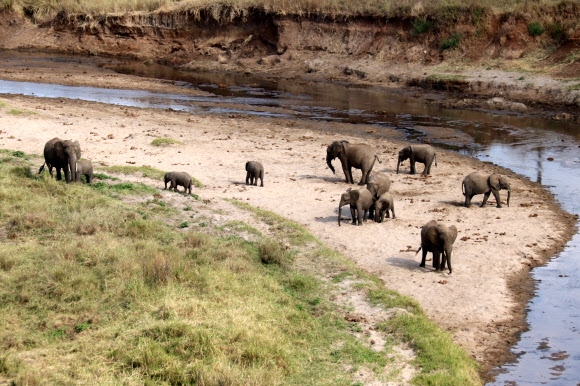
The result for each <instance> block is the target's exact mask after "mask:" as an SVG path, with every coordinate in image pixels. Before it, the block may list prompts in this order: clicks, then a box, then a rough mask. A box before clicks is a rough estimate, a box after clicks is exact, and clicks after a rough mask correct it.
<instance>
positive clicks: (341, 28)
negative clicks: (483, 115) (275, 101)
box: [0, 2, 580, 121]
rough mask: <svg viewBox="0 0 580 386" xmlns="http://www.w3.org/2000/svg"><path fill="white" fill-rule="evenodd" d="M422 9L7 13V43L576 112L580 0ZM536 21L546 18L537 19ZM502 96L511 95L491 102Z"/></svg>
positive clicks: (565, 115) (0, 37) (3, 20)
mask: <svg viewBox="0 0 580 386" xmlns="http://www.w3.org/2000/svg"><path fill="white" fill-rule="evenodd" d="M421 12H422V10H421V9H417V10H415V13H416V16H415V17H406V18H398V19H385V18H370V17H367V18H364V17H359V18H348V19H329V18H323V17H314V16H313V17H303V16H302V17H298V16H280V15H276V14H270V13H267V12H265V11H264V10H262V9H246V10H244V12H239V11H236V10H233V9H227V8H225V9H222V10H221V11H220V13H219V14H215V13H212V12H211V11H209V10H208V11H200V12H196V13H193V12H177V13H164V12H155V13H133V14H126V15H111V16H102V17H93V16H88V15H65V14H59V15H57V16H56V17H55V18H53V19H50V20H46V21H42V22H38V21H37V23H33V21H32V17H27V16H26V15H17V14H14V13H4V14H3V15H2V16H1V17H0V47H1V48H3V49H20V50H22V49H26V50H45V51H54V52H60V53H75V54H89V55H100V56H126V57H131V58H136V59H139V60H144V61H157V62H162V63H169V64H172V65H176V66H183V67H184V68H188V69H191V70H197V69H204V70H207V69H212V70H219V71H243V72H252V73H263V74H264V75H267V76H284V77H294V78H303V79H309V80H331V81H345V82H351V83H365V84H374V85H377V84H381V85H384V86H391V87H392V86H395V87H399V86H420V87H427V88H434V89H438V90H445V91H452V92H454V93H456V95H455V96H456V98H455V99H452V100H448V101H444V102H441V103H446V104H447V105H449V106H455V105H458V106H459V107H462V108H466V107H484V108H495V109H506V110H515V111H528V112H529V111H530V109H532V110H534V108H536V107H537V108H538V109H539V112H543V113H545V114H547V115H551V116H552V117H555V118H556V119H568V120H577V121H578V120H579V119H580V118H579V117H578V113H577V112H576V110H577V109H578V107H579V106H580V80H579V79H578V76H580V23H579V21H578V20H580V5H579V4H578V3H577V2H563V3H561V4H560V5H559V6H557V7H554V8H550V9H543V10H542V11H538V10H534V9H531V10H530V12H529V13H521V14H509V15H508V14H493V13H491V12H490V11H487V10H484V9H467V10H463V11H457V10H443V11H441V13H440V14H438V15H421ZM536 21H538V22H537V24H538V26H539V28H540V29H539V30H537V31H532V30H531V27H530V25H531V24H530V23H532V25H534V23H536ZM540 22H541V23H540ZM540 32H542V33H541V34H540ZM533 34H537V35H536V36H532V35H533ZM506 71H509V72H507V73H506ZM497 96H501V97H502V98H504V99H503V100H501V101H496V102H497V103H492V104H490V103H489V101H488V99H489V98H492V97H497ZM513 102H521V103H523V104H524V105H521V103H515V104H514V103H513ZM545 109H548V110H550V112H546V111H543V110H545Z"/></svg>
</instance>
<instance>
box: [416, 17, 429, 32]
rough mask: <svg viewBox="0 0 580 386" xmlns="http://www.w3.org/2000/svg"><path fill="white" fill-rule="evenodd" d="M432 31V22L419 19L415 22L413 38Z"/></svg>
mask: <svg viewBox="0 0 580 386" xmlns="http://www.w3.org/2000/svg"><path fill="white" fill-rule="evenodd" d="M430 29H431V22H430V21H429V20H427V19H426V18H424V17H423V18H419V19H417V20H415V21H414V22H413V32H412V34H413V36H417V35H421V34H425V33H427V32H429V30H430Z"/></svg>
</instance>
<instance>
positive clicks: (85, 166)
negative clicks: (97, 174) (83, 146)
mask: <svg viewBox="0 0 580 386" xmlns="http://www.w3.org/2000/svg"><path fill="white" fill-rule="evenodd" d="M82 176H85V178H86V180H87V184H90V183H91V182H92V181H93V163H92V162H91V160H88V159H81V160H79V161H78V162H77V167H76V180H75V181H77V182H80V180H81V177H82Z"/></svg>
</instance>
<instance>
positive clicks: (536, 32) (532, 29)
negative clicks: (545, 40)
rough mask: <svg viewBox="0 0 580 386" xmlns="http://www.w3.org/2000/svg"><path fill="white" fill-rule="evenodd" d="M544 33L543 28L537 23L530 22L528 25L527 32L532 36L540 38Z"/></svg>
mask: <svg viewBox="0 0 580 386" xmlns="http://www.w3.org/2000/svg"><path fill="white" fill-rule="evenodd" d="M544 31H545V29H544V27H542V25H541V24H540V23H539V22H537V21H532V22H530V23H529V24H528V32H529V33H530V35H532V36H540V35H541V34H543V33H544Z"/></svg>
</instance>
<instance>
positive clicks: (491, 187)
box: [461, 172, 512, 208]
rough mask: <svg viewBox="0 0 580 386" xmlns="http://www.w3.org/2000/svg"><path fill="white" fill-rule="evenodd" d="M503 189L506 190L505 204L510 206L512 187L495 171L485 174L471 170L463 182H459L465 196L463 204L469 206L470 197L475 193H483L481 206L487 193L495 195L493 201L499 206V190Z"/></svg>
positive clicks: (485, 199)
mask: <svg viewBox="0 0 580 386" xmlns="http://www.w3.org/2000/svg"><path fill="white" fill-rule="evenodd" d="M502 189H505V190H507V191H508V195H507V206H510V197H511V194H512V189H511V186H510V183H509V180H508V179H507V178H506V177H505V176H503V175H501V174H497V173H493V174H486V173H481V172H473V173H471V174H469V175H467V176H466V177H465V178H464V179H463V182H462V183H461V191H462V192H463V195H464V196H465V206H466V207H468V208H469V206H470V205H471V199H472V198H473V196H475V195H476V194H483V201H482V202H481V205H480V206H481V207H482V208H483V207H484V206H485V204H486V203H487V199H488V198H489V195H490V194H491V193H493V196H494V197H495V202H496V204H497V207H498V208H501V200H500V198H499V191H500V190H502Z"/></svg>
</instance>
